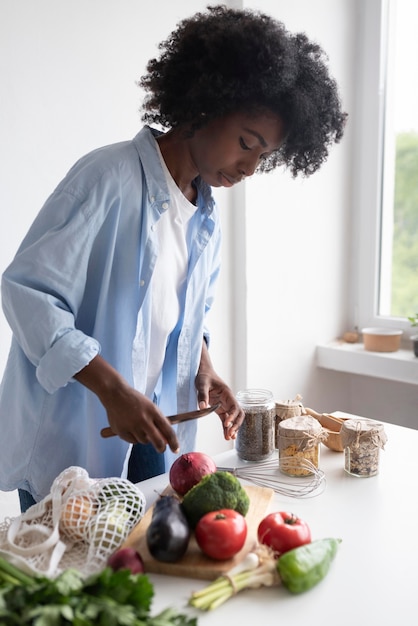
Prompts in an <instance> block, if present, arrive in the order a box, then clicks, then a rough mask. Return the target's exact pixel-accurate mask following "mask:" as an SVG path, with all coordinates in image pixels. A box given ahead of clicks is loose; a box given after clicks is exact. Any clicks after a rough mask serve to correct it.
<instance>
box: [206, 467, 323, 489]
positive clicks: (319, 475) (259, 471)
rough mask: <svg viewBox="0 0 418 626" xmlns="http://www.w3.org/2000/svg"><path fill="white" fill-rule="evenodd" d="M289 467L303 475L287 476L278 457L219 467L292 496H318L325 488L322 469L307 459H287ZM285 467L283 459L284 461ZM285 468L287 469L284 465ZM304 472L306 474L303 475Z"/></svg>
mask: <svg viewBox="0 0 418 626" xmlns="http://www.w3.org/2000/svg"><path fill="white" fill-rule="evenodd" d="M286 462H287V463H288V464H287V469H290V467H292V470H293V471H294V473H297V471H298V470H299V473H300V474H302V475H301V476H286V475H284V474H283V473H282V472H281V471H280V469H279V461H278V459H268V460H267V461H260V462H257V463H252V464H248V465H244V466H240V467H218V470H222V471H224V472H230V473H231V474H233V475H234V476H236V477H237V478H242V480H245V481H248V482H251V483H254V484H255V485H258V486H259V487H268V488H270V489H273V491H275V492H276V493H279V494H281V495H283V496H290V497H292V498H307V497H312V496H317V495H319V494H320V493H322V492H323V491H324V489H325V485H326V479H325V474H324V472H323V471H322V470H320V469H318V468H317V467H316V466H315V465H314V464H313V463H311V462H310V461H308V460H307V459H297V460H296V459H286ZM282 467H283V461H282ZM283 469H286V468H285V467H283ZM303 474H304V475H303Z"/></svg>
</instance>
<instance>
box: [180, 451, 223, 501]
mask: <svg viewBox="0 0 418 626" xmlns="http://www.w3.org/2000/svg"><path fill="white" fill-rule="evenodd" d="M216 469H217V467H216V463H215V461H214V460H213V459H212V458H211V457H210V456H208V455H207V454H204V453H203V452H188V453H185V454H182V455H181V456H179V457H178V458H177V459H176V460H175V461H174V463H173V464H172V466H171V467H170V472H169V480H170V485H171V486H172V488H173V489H174V491H175V492H176V493H178V494H179V495H180V496H184V495H185V494H186V493H187V492H188V491H189V490H190V489H191V488H192V487H194V486H195V485H197V483H198V482H200V481H201V479H202V478H203V476H206V474H213V473H214V472H216Z"/></svg>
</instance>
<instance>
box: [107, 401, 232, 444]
mask: <svg viewBox="0 0 418 626" xmlns="http://www.w3.org/2000/svg"><path fill="white" fill-rule="evenodd" d="M220 405H221V403H220V402H218V403H217V404H213V405H212V406H208V407H207V408H206V409H197V410H196V411H188V412H187V413H177V414H176V415H167V419H168V420H169V421H170V422H171V423H172V424H180V422H188V421H189V420H194V419H197V418H199V417H204V416H205V415H209V413H212V412H213V411H216V409H218V408H219V407H220ZM100 434H101V436H102V437H104V438H105V439H106V438H108V437H115V435H116V433H114V432H113V430H112V429H111V428H110V426H106V428H102V430H101V431H100Z"/></svg>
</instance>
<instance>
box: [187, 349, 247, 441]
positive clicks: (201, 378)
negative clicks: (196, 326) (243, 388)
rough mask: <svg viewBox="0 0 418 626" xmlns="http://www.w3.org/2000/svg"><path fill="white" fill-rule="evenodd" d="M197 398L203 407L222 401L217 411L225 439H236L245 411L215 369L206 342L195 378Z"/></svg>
mask: <svg viewBox="0 0 418 626" xmlns="http://www.w3.org/2000/svg"><path fill="white" fill-rule="evenodd" d="M195 386H196V390H197V400H198V403H199V407H200V408H201V409H204V408H206V407H207V406H209V405H211V404H216V403H218V402H220V404H221V405H220V407H219V408H218V409H217V410H216V413H217V414H218V415H219V417H220V418H221V422H222V426H223V430H224V437H225V439H227V440H229V439H235V438H236V436H237V432H238V429H239V427H240V426H241V424H242V422H243V421H244V411H243V410H242V408H241V407H240V405H239V404H238V402H237V401H236V399H235V396H234V394H233V393H232V390H231V389H230V388H229V387H228V385H227V384H226V383H225V382H224V381H223V380H222V379H221V378H220V377H219V376H218V375H217V374H216V372H215V371H214V369H213V366H212V363H211V360H210V357H209V352H208V349H207V346H206V343H205V342H203V347H202V356H201V360H200V366H199V371H198V373H197V376H196V378H195Z"/></svg>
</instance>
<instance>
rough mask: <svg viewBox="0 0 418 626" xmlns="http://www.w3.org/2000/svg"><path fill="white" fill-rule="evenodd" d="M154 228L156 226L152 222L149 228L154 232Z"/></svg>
mask: <svg viewBox="0 0 418 626" xmlns="http://www.w3.org/2000/svg"><path fill="white" fill-rule="evenodd" d="M156 228H157V227H156V225H155V224H153V225H152V226H151V230H152V231H153V232H154V230H155V229H156Z"/></svg>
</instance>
